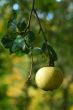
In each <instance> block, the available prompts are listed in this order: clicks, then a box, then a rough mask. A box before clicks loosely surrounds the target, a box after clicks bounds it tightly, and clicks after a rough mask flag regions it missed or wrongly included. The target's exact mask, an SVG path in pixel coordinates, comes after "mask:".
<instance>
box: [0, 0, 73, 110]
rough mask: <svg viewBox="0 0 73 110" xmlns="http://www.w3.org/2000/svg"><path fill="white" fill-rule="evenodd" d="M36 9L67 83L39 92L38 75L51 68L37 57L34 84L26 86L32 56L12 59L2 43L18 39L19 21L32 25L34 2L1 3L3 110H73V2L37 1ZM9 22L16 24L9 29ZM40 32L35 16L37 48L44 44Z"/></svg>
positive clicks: (10, 0)
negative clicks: (29, 22)
mask: <svg viewBox="0 0 73 110" xmlns="http://www.w3.org/2000/svg"><path fill="white" fill-rule="evenodd" d="M35 7H36V9H37V13H38V16H39V18H40V21H41V24H42V27H43V29H44V32H45V34H46V36H47V39H48V41H49V43H50V44H51V46H52V47H53V48H54V49H55V51H56V53H57V55H58V61H57V62H56V63H55V64H56V65H57V66H59V67H60V68H61V69H62V71H63V73H64V76H65V77H64V81H63V83H62V85H61V87H60V88H59V89H57V90H55V91H47V92H45V91H43V90H40V89H39V88H37V87H36V84H35V81H34V77H35V74H36V71H37V70H38V68H40V67H42V66H45V65H47V64H48V58H47V56H45V55H44V54H43V55H41V54H35V55H34V64H33V72H32V80H31V82H29V83H25V82H26V79H27V77H28V74H29V71H30V56H29V55H26V54H24V55H23V56H17V55H15V54H11V55H10V52H9V50H8V49H5V48H4V47H3V46H2V43H1V40H2V38H3V36H5V35H6V32H7V34H8V35H9V37H10V38H11V40H12V39H13V38H14V36H16V34H15V33H13V32H15V31H16V27H15V24H16V22H17V21H19V20H22V19H25V21H26V24H27V23H28V19H29V14H30V11H31V8H32V0H0V110H73V0H36V1H35ZM9 20H13V24H11V25H10V26H9V28H8V22H9ZM39 29H40V27H39V25H38V23H37V20H36V17H35V16H34V14H33V15H32V20H31V30H33V31H34V33H35V37H36V40H35V42H34V45H35V46H36V47H37V46H39V47H40V46H41V44H42V43H43V42H44V39H43V37H42V33H39ZM6 42H7V44H9V41H6ZM9 45H11V43H10V44H9Z"/></svg>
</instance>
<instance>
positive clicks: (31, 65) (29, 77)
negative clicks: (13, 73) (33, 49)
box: [26, 53, 33, 82]
mask: <svg viewBox="0 0 73 110" xmlns="http://www.w3.org/2000/svg"><path fill="white" fill-rule="evenodd" d="M32 67H33V54H32V53H31V64H30V72H29V75H28V78H27V80H26V82H28V81H29V80H30V79H31V75H32Z"/></svg>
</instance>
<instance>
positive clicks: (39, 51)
mask: <svg viewBox="0 0 73 110" xmlns="http://www.w3.org/2000/svg"><path fill="white" fill-rule="evenodd" d="M32 53H33V54H35V55H37V54H41V53H42V49H41V48H39V47H34V48H33V49H32Z"/></svg>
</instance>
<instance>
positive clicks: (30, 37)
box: [26, 31, 35, 43]
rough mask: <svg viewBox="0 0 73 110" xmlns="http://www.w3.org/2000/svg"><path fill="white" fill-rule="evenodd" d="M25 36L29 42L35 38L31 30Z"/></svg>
mask: <svg viewBox="0 0 73 110" xmlns="http://www.w3.org/2000/svg"><path fill="white" fill-rule="evenodd" d="M26 37H28V40H29V42H30V43H31V42H33V41H34V40H35V34H34V32H32V31H28V32H27V36H26Z"/></svg>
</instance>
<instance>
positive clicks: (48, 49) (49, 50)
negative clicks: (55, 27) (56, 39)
mask: <svg viewBox="0 0 73 110" xmlns="http://www.w3.org/2000/svg"><path fill="white" fill-rule="evenodd" d="M42 51H43V52H44V53H48V55H49V56H51V57H52V58H53V60H54V61H56V60H57V54H56V52H55V50H54V49H53V48H52V47H51V46H50V45H49V44H47V43H43V45H42Z"/></svg>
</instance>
